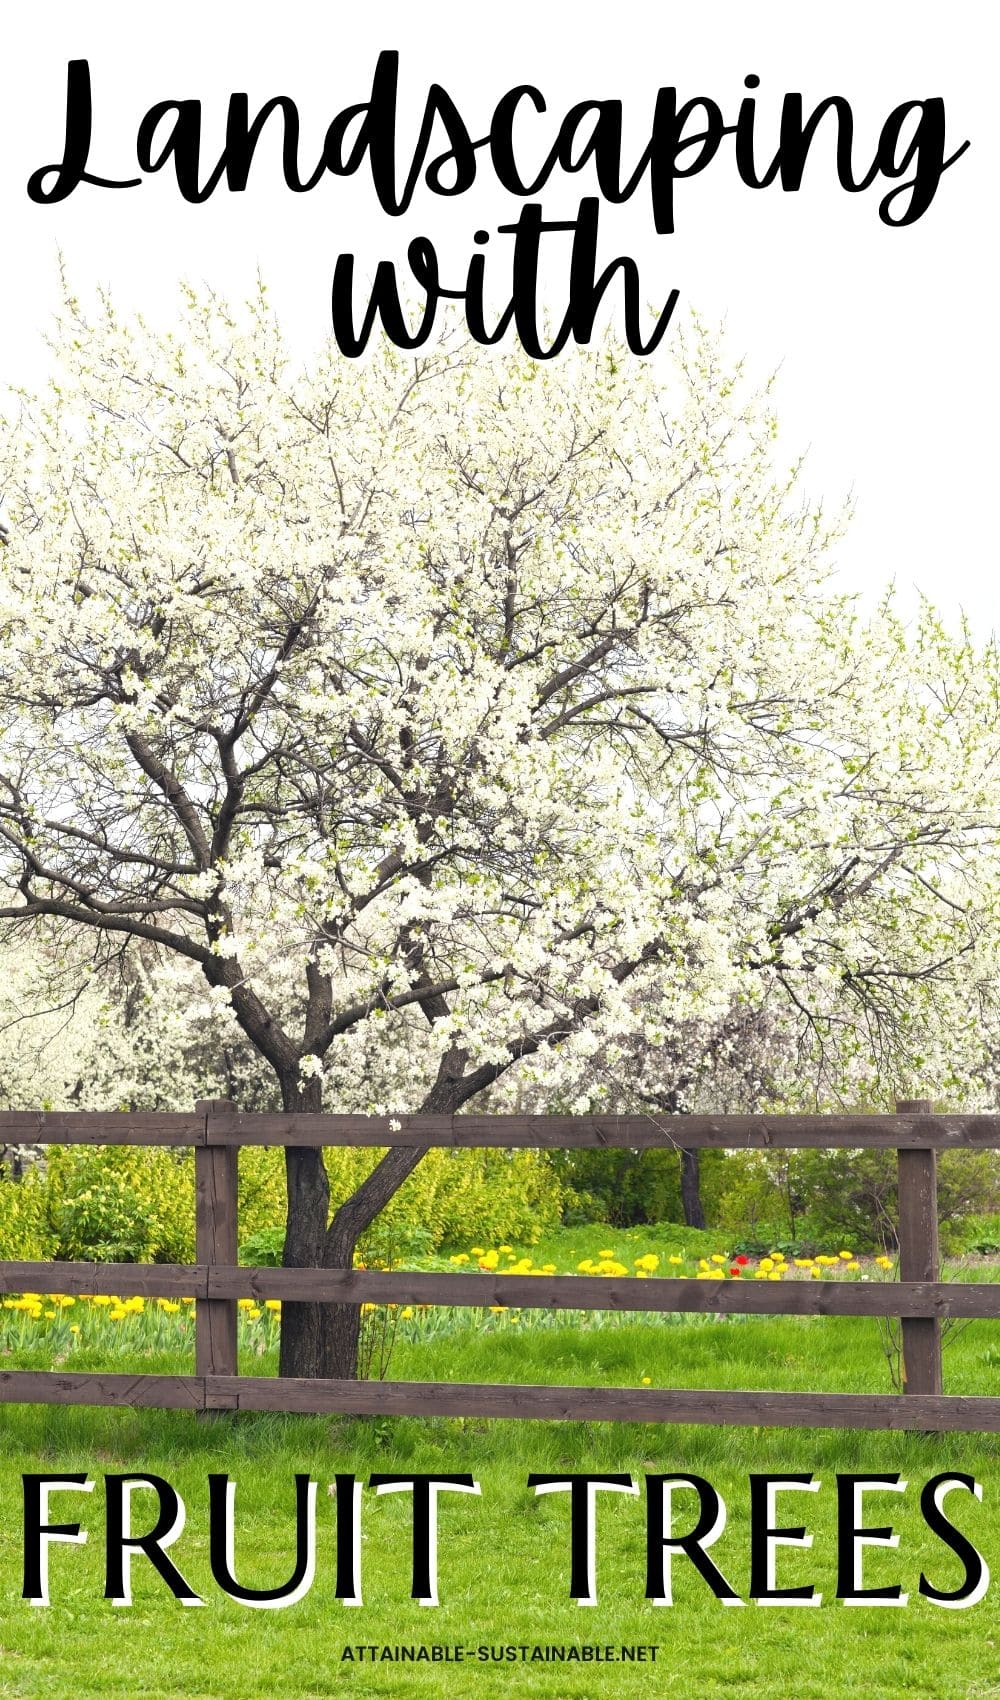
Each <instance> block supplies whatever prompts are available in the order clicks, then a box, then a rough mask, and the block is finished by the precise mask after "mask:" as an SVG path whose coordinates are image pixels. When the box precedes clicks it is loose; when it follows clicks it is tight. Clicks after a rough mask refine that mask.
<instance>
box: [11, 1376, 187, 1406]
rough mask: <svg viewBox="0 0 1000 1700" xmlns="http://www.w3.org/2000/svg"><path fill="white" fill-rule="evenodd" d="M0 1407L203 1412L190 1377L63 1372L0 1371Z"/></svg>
mask: <svg viewBox="0 0 1000 1700" xmlns="http://www.w3.org/2000/svg"><path fill="white" fill-rule="evenodd" d="M0 1403H3V1404H17V1405H121V1406H125V1405H151V1406H156V1407H157V1408H158V1409H160V1410H164V1411H200V1410H203V1409H204V1403H205V1383H204V1380H203V1378H202V1377H200V1376H193V1375H103V1374H96V1375H82V1374H81V1375H68V1374H67V1373H66V1372H65V1371H64V1370H51V1369H31V1370H27V1369H13V1370H11V1369H5V1370H0Z"/></svg>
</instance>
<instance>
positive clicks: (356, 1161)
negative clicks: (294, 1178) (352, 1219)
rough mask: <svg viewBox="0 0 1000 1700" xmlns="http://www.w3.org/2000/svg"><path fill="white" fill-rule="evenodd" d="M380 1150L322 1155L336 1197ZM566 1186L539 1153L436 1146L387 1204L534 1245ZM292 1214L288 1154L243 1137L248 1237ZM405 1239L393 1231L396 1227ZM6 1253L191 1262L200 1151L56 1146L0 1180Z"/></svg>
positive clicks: (456, 1236) (409, 1215)
mask: <svg viewBox="0 0 1000 1700" xmlns="http://www.w3.org/2000/svg"><path fill="white" fill-rule="evenodd" d="M380 1155H381V1153H380V1152H377V1151H374V1152H373V1151H370V1150H364V1149H358V1150H330V1151H328V1152H327V1153H326V1164H327V1171H328V1173H329V1176H330V1197H331V1205H332V1206H333V1207H336V1205H337V1203H338V1202H339V1201H340V1200H341V1199H342V1198H344V1197H346V1196H347V1195H348V1194H349V1193H351V1192H353V1191H354V1189H355V1187H356V1186H357V1185H358V1184H359V1183H360V1181H361V1180H363V1179H364V1177H365V1175H366V1174H367V1173H368V1172H369V1171H370V1169H371V1168H372V1167H373V1165H374V1164H375V1162H376V1161H377V1160H378V1158H379V1156H380ZM565 1195H566V1188H565V1186H564V1185H563V1183H562V1182H561V1181H560V1179H559V1177H558V1175H557V1174H556V1172H555V1169H554V1168H553V1166H552V1163H551V1161H550V1160H549V1158H548V1157H547V1156H546V1155H544V1154H542V1153H538V1152H534V1151H518V1152H513V1153H508V1152H506V1151H447V1150H436V1149H435V1150H432V1151H430V1152H428V1154H427V1156H426V1157H424V1158H423V1159H422V1161H421V1162H420V1163H419V1165H418V1166H417V1168H416V1169H415V1171H414V1173H413V1174H412V1175H411V1176H410V1178H409V1179H408V1180H407V1181H406V1182H405V1184H404V1185H403V1186H402V1187H401V1188H400V1190H399V1192H398V1193H397V1194H396V1197H395V1198H394V1199H393V1200H392V1201H391V1203H390V1204H389V1206H388V1207H387V1209H386V1210H385V1212H384V1213H383V1217H382V1221H383V1222H384V1223H385V1225H386V1229H387V1231H389V1230H391V1229H392V1228H393V1227H394V1226H395V1227H396V1228H397V1229H402V1227H403V1226H404V1225H405V1224H407V1223H419V1224H420V1227H421V1229H422V1231H423V1233H424V1234H425V1235H426V1239H427V1248H428V1250H435V1249H436V1248H437V1246H439V1245H440V1244H442V1242H445V1241H447V1242H448V1243H454V1242H468V1241H471V1240H476V1239H481V1240H484V1241H486V1242H488V1243H494V1242H495V1241H496V1240H498V1239H512V1240H513V1239H516V1240H518V1242H519V1243H522V1244H528V1245H533V1244H534V1243H535V1242H536V1241H537V1240H538V1239H539V1237H540V1236H541V1235H542V1234H543V1233H544V1232H546V1231H547V1230H548V1229H550V1228H552V1227H554V1226H556V1225H557V1224H558V1223H559V1221H560V1219H561V1214H562V1205H563V1201H564V1197H565ZM284 1220H285V1172H284V1156H283V1153H282V1152H281V1151H278V1150H265V1149H263V1148H261V1147H258V1146H248V1147H247V1148H246V1149H245V1150H243V1151H241V1152H240V1159H239V1223H240V1239H241V1241H243V1240H247V1239H250V1238H252V1237H253V1236H254V1235H256V1234H259V1233H261V1232H262V1231H265V1230H268V1229H277V1228H280V1227H282V1226H283V1224H284ZM397 1237H398V1234H397ZM0 1258H4V1259H8V1258H10V1259H17V1258H30V1259H41V1260H47V1259H52V1258H57V1259H69V1260H83V1261H89V1260H94V1261H100V1262H113V1263H147V1262H154V1263H191V1262H193V1261H194V1153H193V1152H191V1151H172V1150H163V1149H157V1148H153V1147H144V1146H106V1147H100V1146H99V1147H90V1146H52V1147H51V1148H50V1149H49V1152H48V1154H47V1157H46V1160H45V1162H44V1164H41V1165H39V1166H38V1167H36V1168H33V1169H31V1170H30V1171H29V1172H28V1174H27V1175H26V1176H25V1177H24V1179H23V1180H21V1181H13V1180H10V1179H8V1178H3V1179H0Z"/></svg>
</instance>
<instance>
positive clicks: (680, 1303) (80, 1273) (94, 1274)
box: [0, 1262, 1000, 1319]
mask: <svg viewBox="0 0 1000 1700" xmlns="http://www.w3.org/2000/svg"><path fill="white" fill-rule="evenodd" d="M26 1292H27V1293H43V1294H44V1293H70V1294H85V1293H108V1294H117V1295H119V1296H121V1297H122V1298H127V1297H130V1296H131V1295H132V1294H141V1295H142V1296H143V1297H144V1298H177V1297H180V1296H190V1297H193V1298H198V1299H201V1300H203V1301H204V1300H207V1299H209V1298H211V1299H212V1300H214V1301H223V1300H226V1301H232V1300H235V1299H237V1298H255V1299H258V1300H260V1301H261V1302H263V1301H264V1300H265V1299H289V1300H296V1299H297V1300H313V1301H316V1302H324V1301H330V1302H333V1303H343V1304H364V1303H371V1304H400V1305H420V1304H430V1305H457V1306H460V1307H463V1308H464V1307H469V1308H477V1307H482V1306H487V1305H504V1306H506V1307H508V1308H512V1309H517V1310H607V1311H632V1310H634V1311H650V1312H654V1313H655V1312H681V1313H694V1314H699V1313H705V1312H709V1311H712V1312H719V1313H721V1314H723V1315H744V1316H900V1317H944V1316H955V1317H980V1318H984V1319H1000V1281H997V1282H974V1281H961V1282H959V1281H936V1282H935V1281H835V1280H822V1281H812V1280H809V1281H796V1280H786V1281H774V1282H772V1281H754V1280H752V1279H751V1280H740V1281H734V1280H722V1279H720V1280H712V1281H699V1280H696V1279H693V1278H690V1277H689V1278H688V1279H686V1280H680V1279H674V1278H671V1277H663V1276H658V1275H653V1276H649V1277H648V1278H647V1279H646V1280H642V1281H640V1280H636V1279H635V1278H633V1277H628V1276H622V1277H615V1276H604V1275H504V1274H500V1273H497V1272H494V1271H485V1270H483V1271H477V1272H476V1273H460V1272H456V1273H455V1274H450V1273H448V1272H446V1271H440V1272H439V1271H431V1272H424V1271H417V1270H407V1269H398V1270H392V1271H391V1272H389V1271H381V1270H375V1269H355V1270H350V1271H348V1270H342V1269H247V1268H238V1267H236V1266H235V1265H232V1264H228V1265H225V1264H220V1265H214V1266H211V1267H210V1266H209V1265H208V1264H205V1263H195V1264H167V1263H162V1264H137V1263H24V1262H17V1263H0V1293H26Z"/></svg>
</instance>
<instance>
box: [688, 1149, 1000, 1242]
mask: <svg viewBox="0 0 1000 1700" xmlns="http://www.w3.org/2000/svg"><path fill="white" fill-rule="evenodd" d="M736 1161H739V1162H740V1163H741V1168H740V1169H739V1170H735V1169H734V1170H731V1171H730V1175H731V1184H730V1186H729V1188H728V1190H727V1192H726V1194H725V1196H724V1197H723V1199H722V1201H721V1206H720V1219H721V1225H722V1226H724V1227H726V1228H729V1229H731V1230H734V1231H736V1232H739V1233H742V1234H743V1235H745V1236H747V1237H749V1238H751V1239H754V1240H759V1241H760V1242H763V1241H765V1240H767V1241H770V1242H771V1244H773V1245H774V1246H775V1247H777V1246H778V1245H779V1244H780V1243H781V1242H783V1241H795V1242H797V1243H803V1244H804V1243H807V1242H808V1243H811V1244H814V1245H817V1246H820V1247H823V1248H826V1249H829V1247H830V1246H831V1245H832V1244H833V1242H834V1241H838V1242H843V1243H844V1244H845V1245H847V1246H850V1247H851V1249H852V1250H854V1251H875V1250H886V1249H887V1250H892V1249H894V1248H895V1245H896V1231H897V1223H898V1218H899V1200H898V1192H897V1175H896V1153H895V1151H881V1150H877V1151H872V1150H858V1151H844V1150H838V1151H824V1150H806V1151H773V1152H754V1153H752V1154H748V1155H746V1156H744V1157H743V1158H742V1159H737V1160H736ZM998 1193H1000V1168H998V1162H997V1157H996V1154H995V1153H993V1152H990V1151H944V1152H942V1153H941V1156H940V1158H939V1161H938V1219H939V1223H940V1234H941V1244H942V1247H943V1248H944V1249H945V1250H946V1251H954V1250H960V1249H962V1248H963V1247H964V1245H965V1243H966V1240H967V1237H968V1232H967V1229H966V1226H965V1224H966V1222H967V1221H969V1220H971V1219H972V1218H973V1217H974V1216H975V1215H976V1214H977V1213H980V1212H983V1211H987V1210H990V1209H991V1208H995V1207H996V1205H997V1202H998ZM983 1237H984V1240H985V1238H986V1237H987V1236H986V1235H984V1236H983Z"/></svg>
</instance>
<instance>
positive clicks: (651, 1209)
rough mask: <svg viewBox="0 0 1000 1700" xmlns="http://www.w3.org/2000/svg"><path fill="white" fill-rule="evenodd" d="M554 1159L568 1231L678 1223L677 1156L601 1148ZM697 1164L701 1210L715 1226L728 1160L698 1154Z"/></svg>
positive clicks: (681, 1213)
mask: <svg viewBox="0 0 1000 1700" xmlns="http://www.w3.org/2000/svg"><path fill="white" fill-rule="evenodd" d="M555 1155H556V1166H557V1168H558V1173H559V1175H560V1177H561V1179H562V1181H563V1184H564V1185H565V1186H566V1187H567V1189H568V1196H567V1199H566V1203H565V1205H564V1210H563V1221H564V1223H566V1225H567V1226H573V1225H574V1224H576V1223H581V1222H607V1223H608V1224H609V1225H610V1226H611V1227H614V1228H635V1227H641V1226H643V1225H644V1224H646V1223H649V1222H683V1220H684V1209H683V1206H682V1204H681V1169H680V1154H679V1152H677V1151H675V1150H673V1151H671V1150H666V1151H648V1150H647V1151H631V1150H619V1149H615V1150H609V1149H607V1148H600V1149H596V1150H583V1151H560V1152H557V1153H556V1154H555ZM700 1159H701V1161H700V1170H701V1201H702V1207H703V1209H704V1211H705V1220H706V1222H708V1223H709V1224H710V1225H713V1226H714V1224H715V1222H716V1220H717V1217H718V1206H719V1199H720V1195H721V1193H722V1191H723V1190H724V1188H725V1185H726V1179H725V1177H726V1167H727V1162H728V1154H727V1153H726V1152H724V1151H702V1152H701V1153H700Z"/></svg>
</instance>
